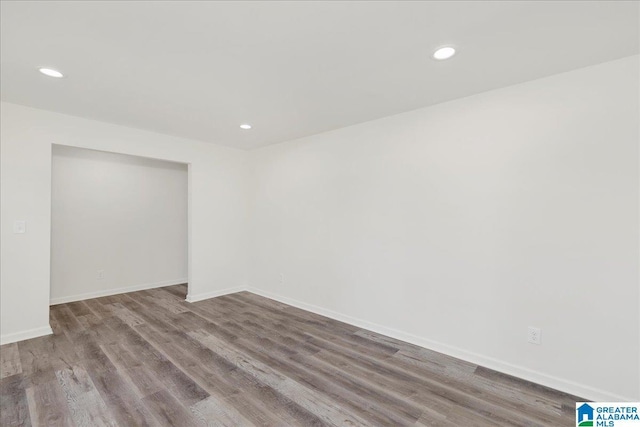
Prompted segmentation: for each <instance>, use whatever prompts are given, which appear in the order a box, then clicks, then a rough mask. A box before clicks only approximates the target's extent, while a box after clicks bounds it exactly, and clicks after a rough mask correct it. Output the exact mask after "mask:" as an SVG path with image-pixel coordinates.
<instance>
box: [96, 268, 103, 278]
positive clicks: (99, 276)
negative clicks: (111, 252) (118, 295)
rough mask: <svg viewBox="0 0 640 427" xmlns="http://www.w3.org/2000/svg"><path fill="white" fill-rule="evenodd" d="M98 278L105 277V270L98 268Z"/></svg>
mask: <svg viewBox="0 0 640 427" xmlns="http://www.w3.org/2000/svg"><path fill="white" fill-rule="evenodd" d="M96 279H98V280H102V279H104V270H98V273H97V274H96Z"/></svg>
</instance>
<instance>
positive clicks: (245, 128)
mask: <svg viewBox="0 0 640 427" xmlns="http://www.w3.org/2000/svg"><path fill="white" fill-rule="evenodd" d="M240 129H244V130H249V129H251V125H250V124H248V123H243V124H241V125H240Z"/></svg>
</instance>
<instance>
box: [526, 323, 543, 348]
mask: <svg viewBox="0 0 640 427" xmlns="http://www.w3.org/2000/svg"><path fill="white" fill-rule="evenodd" d="M541 335H542V331H541V330H540V328H534V327H533V326H529V329H528V335H527V341H528V342H530V343H531V344H538V345H540V344H541Z"/></svg>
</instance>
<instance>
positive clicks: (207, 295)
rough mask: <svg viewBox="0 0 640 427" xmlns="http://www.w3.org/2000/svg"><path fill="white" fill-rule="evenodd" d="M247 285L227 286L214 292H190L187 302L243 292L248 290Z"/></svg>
mask: <svg viewBox="0 0 640 427" xmlns="http://www.w3.org/2000/svg"><path fill="white" fill-rule="evenodd" d="M246 290H247V287H246V286H235V287H233V288H227V289H221V290H219V291H213V292H205V293H202V294H195V295H194V294H188V295H187V298H186V301H187V302H198V301H203V300H206V299H210V298H215V297H221V296H223V295H228V294H235V293H236V292H242V291H246Z"/></svg>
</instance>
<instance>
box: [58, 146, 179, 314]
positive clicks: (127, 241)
mask: <svg viewBox="0 0 640 427" xmlns="http://www.w3.org/2000/svg"><path fill="white" fill-rule="evenodd" d="M51 175H52V176H51V182H52V189H51V275H50V277H51V280H50V305H51V306H53V305H57V304H63V303H70V302H76V301H83V300H88V299H92V298H99V297H109V296H113V295H118V294H124V293H128V292H135V291H144V290H147V289H152V288H160V287H167V292H171V293H173V294H174V295H177V294H181V293H184V295H182V296H181V298H182V299H185V298H186V295H187V288H188V283H189V272H190V254H189V228H190V227H189V217H190V213H189V185H190V183H189V176H190V165H189V164H187V163H179V162H173V161H167V160H159V159H152V158H147V157H140V156H133V155H128V154H120V153H112V152H105V151H98V150H92V149H86V148H78V147H70V146H65V145H58V144H53V145H52V168H51Z"/></svg>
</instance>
